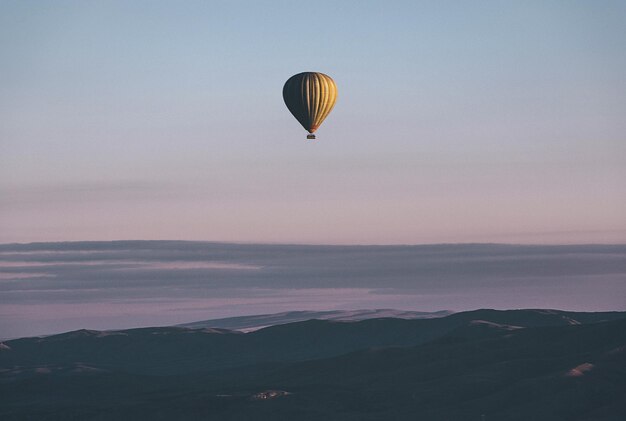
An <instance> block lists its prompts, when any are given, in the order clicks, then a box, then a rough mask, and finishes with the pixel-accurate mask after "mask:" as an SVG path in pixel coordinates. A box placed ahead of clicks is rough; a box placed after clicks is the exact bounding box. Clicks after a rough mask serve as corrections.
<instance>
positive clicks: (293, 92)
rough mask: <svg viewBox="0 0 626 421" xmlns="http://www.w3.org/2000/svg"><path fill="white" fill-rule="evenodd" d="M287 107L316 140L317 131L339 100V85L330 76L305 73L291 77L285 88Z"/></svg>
mask: <svg viewBox="0 0 626 421" xmlns="http://www.w3.org/2000/svg"><path fill="white" fill-rule="evenodd" d="M283 99H284V100H285V105H287V108H288V109H289V111H290V112H291V114H293V116H294V117H295V118H296V120H298V122H300V124H302V127H304V129H305V130H306V131H307V132H309V135H308V136H307V139H315V135H314V134H313V133H315V131H316V130H317V128H318V127H319V126H320V124H322V122H323V121H324V119H325V118H326V116H328V114H329V113H330V112H331V110H332V109H333V107H334V106H335V101H336V100H337V85H335V81H333V80H332V78H331V77H330V76H327V75H325V74H324V73H318V72H304V73H298V74H297V75H293V76H291V77H290V78H289V79H288V80H287V82H285V86H284V87H283Z"/></svg>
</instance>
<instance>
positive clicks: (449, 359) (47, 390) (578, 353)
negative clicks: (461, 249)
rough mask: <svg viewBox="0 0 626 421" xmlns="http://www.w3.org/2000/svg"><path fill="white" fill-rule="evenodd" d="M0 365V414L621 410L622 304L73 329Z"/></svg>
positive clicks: (509, 414)
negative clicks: (268, 323)
mask: <svg viewBox="0 0 626 421" xmlns="http://www.w3.org/2000/svg"><path fill="white" fill-rule="evenodd" d="M0 367H1V370H2V372H1V373H0V396H1V397H0V399H1V405H0V418H1V419H3V420H12V419H219V420H246V419H250V420H253V419H254V420H258V419H279V420H283V419H284V420H295V419H297V420H307V419H309V420H314V419H316V420H317V419H331V420H383V419H384V420H391V419H399V420H404V419H406V420H415V419H417V420H422V419H424V420H482V419H485V420H581V421H582V420H622V419H624V417H625V416H626V404H624V403H623V402H626V313H620V312H608V313H572V312H561V311H554V310H511V311H495V310H477V311H471V312H463V313H456V314H453V315H450V316H447V317H442V318H433V319H416V320H403V319H395V318H387V319H370V320H364V321H357V322H337V321H325V320H309V321H304V322H298V323H291V324H285V325H278V326H273V327H270V328H266V329H262V330H258V331H255V332H252V333H247V334H243V333H239V332H233V331H227V330H223V329H209V328H205V329H189V328H181V327H165V328H144V329H131V330H122V331H108V332H99V331H86V330H82V331H75V332H69V333H66V334H61V335H54V336H50V337H46V338H24V339H17V340H12V341H7V342H4V344H3V345H1V346H0Z"/></svg>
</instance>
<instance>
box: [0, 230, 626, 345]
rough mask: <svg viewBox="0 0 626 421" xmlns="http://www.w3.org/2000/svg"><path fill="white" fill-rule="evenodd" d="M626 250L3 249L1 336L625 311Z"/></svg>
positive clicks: (87, 245)
mask: <svg viewBox="0 0 626 421" xmlns="http://www.w3.org/2000/svg"><path fill="white" fill-rule="evenodd" d="M625 298H626V245H561V246H538V245H496V244H447V245H446V244H439V245H421V246H319V245H281V244H275V245H267V244H260V245H259V244H232V243H228V244H224V243H210V242H186V241H125V242H120V241H117V242H58V243H36V244H32V243H31V244H17V245H16V244H5V245H0V340H2V339H7V338H15V337H22V336H32V335H42V334H53V333H60V332H64V331H69V330H76V329H82V328H87V329H100V330H103V329H104V330H106V329H120V328H130V327H140V326H164V325H173V324H178V323H188V322H194V321H199V320H207V319H215V318H222V317H231V316H242V315H255V314H268V313H277V312H283V311H292V310H355V309H374V308H379V309H380V308H394V309H399V310H417V311H438V310H452V311H463V310H474V309H477V308H495V309H514V308H544V309H545V308H548V309H561V310H571V311H615V310H621V311H624V310H626V299H625Z"/></svg>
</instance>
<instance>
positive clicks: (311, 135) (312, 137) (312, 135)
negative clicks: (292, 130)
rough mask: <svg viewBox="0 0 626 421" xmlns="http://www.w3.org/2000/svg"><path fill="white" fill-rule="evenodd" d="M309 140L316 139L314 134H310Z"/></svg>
mask: <svg viewBox="0 0 626 421" xmlns="http://www.w3.org/2000/svg"><path fill="white" fill-rule="evenodd" d="M306 138H307V139H315V135H314V134H309V135H307V136H306Z"/></svg>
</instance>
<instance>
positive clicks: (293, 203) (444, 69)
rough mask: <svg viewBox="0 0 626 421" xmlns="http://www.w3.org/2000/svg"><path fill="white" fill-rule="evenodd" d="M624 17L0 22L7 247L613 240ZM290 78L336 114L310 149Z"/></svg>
mask: <svg viewBox="0 0 626 421" xmlns="http://www.w3.org/2000/svg"><path fill="white" fill-rule="evenodd" d="M625 20H626V3H624V2H623V1H594V2H591V1H576V0H573V1H545V0H541V1H524V2H506V1H474V2H465V1H388V2H382V1H378V2H374V1H341V2H338V1H316V2H299V1H277V0H274V1H208V0H207V1H185V2H178V1H141V0H138V1H132V2H128V1H106V2H104V1H90V0H80V1H64V0H59V1H54V2H51V1H30V0H2V1H0V62H1V63H2V65H1V66H0V243H11V242H32V241H69V240H72V241H76V240H119V239H173V240H208V241H227V242H265V243H285V242H289V243H318V244H320V243H323V244H421V243H447V242H498V243H542V244H550V243H567V244H569V243H624V242H626V142H625V141H626V139H625V137H626V135H625V133H626V118H624V116H625V115H626V76H625V75H626V48H625V47H624V39H626V26H625V25H624V21H625ZM302 71H320V72H323V73H326V74H328V75H330V76H331V77H333V79H334V80H335V82H336V84H337V86H338V95H339V96H338V101H337V104H336V106H335V109H334V110H333V112H332V113H331V115H330V116H329V117H328V118H327V120H326V121H325V122H324V124H323V125H322V127H321V128H320V129H319V130H318V132H317V135H318V140H316V141H314V142H311V141H306V139H305V136H306V132H305V131H304V130H303V129H302V127H301V126H300V125H299V124H298V123H297V122H296V120H295V119H294V118H293V117H292V116H291V114H290V113H289V112H288V110H287V109H286V107H285V106H284V104H283V101H282V97H281V92H282V86H283V84H284V82H285V81H286V80H287V79H288V78H289V77H290V76H291V75H293V74H295V73H299V72H302Z"/></svg>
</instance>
